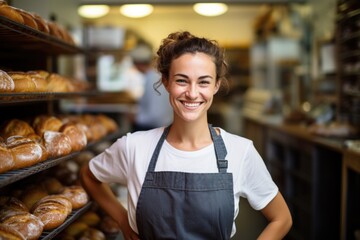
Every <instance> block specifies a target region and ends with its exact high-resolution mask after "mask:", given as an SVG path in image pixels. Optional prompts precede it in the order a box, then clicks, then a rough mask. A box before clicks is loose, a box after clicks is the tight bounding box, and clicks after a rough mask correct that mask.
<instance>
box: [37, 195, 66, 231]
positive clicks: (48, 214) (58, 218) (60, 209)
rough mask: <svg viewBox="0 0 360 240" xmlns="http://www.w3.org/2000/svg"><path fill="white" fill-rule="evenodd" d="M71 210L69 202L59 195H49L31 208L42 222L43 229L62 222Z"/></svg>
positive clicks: (53, 226) (54, 226)
mask: <svg viewBox="0 0 360 240" xmlns="http://www.w3.org/2000/svg"><path fill="white" fill-rule="evenodd" d="M71 211H72V209H71V202H70V201H69V200H68V199H67V198H65V197H64V196H61V195H49V196H47V197H45V198H43V199H41V200H40V201H38V202H37V203H36V204H35V205H34V207H33V209H32V213H33V214H34V215H35V216H37V217H39V218H40V220H41V221H42V223H43V224H44V230H50V229H54V228H56V227H58V226H60V225H61V224H63V223H64V221H65V220H66V218H67V216H68V215H69V214H70V213H71Z"/></svg>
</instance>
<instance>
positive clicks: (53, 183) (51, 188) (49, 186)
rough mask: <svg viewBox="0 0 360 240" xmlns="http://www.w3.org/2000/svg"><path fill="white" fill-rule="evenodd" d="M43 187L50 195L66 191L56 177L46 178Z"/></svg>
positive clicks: (42, 183)
mask: <svg viewBox="0 0 360 240" xmlns="http://www.w3.org/2000/svg"><path fill="white" fill-rule="evenodd" d="M41 185H42V186H43V187H44V189H45V190H46V192H47V193H48V194H58V193H61V192H62V191H63V190H64V186H63V185H62V183H61V182H60V181H59V180H57V179H56V178H54V177H49V178H46V179H45V180H44V181H42V182H41Z"/></svg>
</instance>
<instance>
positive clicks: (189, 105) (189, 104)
mask: <svg viewBox="0 0 360 240" xmlns="http://www.w3.org/2000/svg"><path fill="white" fill-rule="evenodd" d="M184 105H185V106H186V107H197V106H199V105H200V103H186V102H184Z"/></svg>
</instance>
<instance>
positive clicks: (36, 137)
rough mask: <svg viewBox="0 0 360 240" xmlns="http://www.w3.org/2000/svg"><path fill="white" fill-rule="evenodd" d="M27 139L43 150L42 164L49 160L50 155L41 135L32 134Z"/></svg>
mask: <svg viewBox="0 0 360 240" xmlns="http://www.w3.org/2000/svg"><path fill="white" fill-rule="evenodd" d="M27 137H28V138H30V139H31V140H33V141H34V142H36V143H38V144H39V145H40V147H41V150H42V155H41V160H40V162H43V161H45V160H46V159H48V157H49V154H48V152H47V150H46V148H45V145H44V143H43V141H42V138H41V137H40V136H39V135H37V134H36V133H31V134H29V135H27Z"/></svg>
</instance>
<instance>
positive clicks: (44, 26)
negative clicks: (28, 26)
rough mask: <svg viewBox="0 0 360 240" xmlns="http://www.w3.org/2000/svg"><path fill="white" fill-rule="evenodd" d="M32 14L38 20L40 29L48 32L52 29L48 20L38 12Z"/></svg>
mask: <svg viewBox="0 0 360 240" xmlns="http://www.w3.org/2000/svg"><path fill="white" fill-rule="evenodd" d="M30 14H31V15H32V16H33V17H34V20H35V21H36V24H37V26H38V30H39V31H41V32H44V33H47V34H48V33H49V32H50V29H49V26H48V25H47V23H46V21H45V20H44V19H43V18H42V17H40V16H39V15H38V14H36V13H30Z"/></svg>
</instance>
